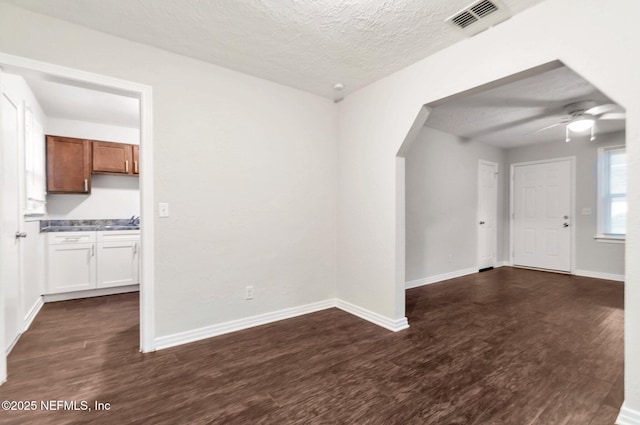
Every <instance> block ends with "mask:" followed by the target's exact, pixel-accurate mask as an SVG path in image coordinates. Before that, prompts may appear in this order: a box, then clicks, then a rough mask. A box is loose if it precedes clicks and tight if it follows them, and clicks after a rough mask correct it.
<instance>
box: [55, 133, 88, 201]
mask: <svg viewBox="0 0 640 425" xmlns="http://www.w3.org/2000/svg"><path fill="white" fill-rule="evenodd" d="M47 192H49V193H90V192H91V144H90V143H89V141H88V140H82V139H74V138H70V137H58V136H47Z"/></svg>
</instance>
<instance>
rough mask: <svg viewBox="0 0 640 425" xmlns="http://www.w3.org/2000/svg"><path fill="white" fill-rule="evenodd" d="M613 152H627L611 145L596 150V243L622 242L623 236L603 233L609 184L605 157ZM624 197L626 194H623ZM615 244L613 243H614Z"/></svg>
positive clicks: (622, 147) (605, 222)
mask: <svg viewBox="0 0 640 425" xmlns="http://www.w3.org/2000/svg"><path fill="white" fill-rule="evenodd" d="M615 150H624V151H625V153H626V152H627V148H626V146H625V145H613V146H600V147H599V148H598V150H597V152H598V154H597V157H596V158H597V159H596V161H597V170H598V171H597V173H596V201H597V205H596V227H597V230H598V234H597V235H596V236H595V237H596V239H598V242H609V241H605V240H600V239H611V240H615V239H618V240H619V239H622V240H623V241H624V239H625V235H610V234H607V233H604V230H605V228H607V227H609V226H608V221H609V220H607V215H606V214H605V207H606V205H605V204H607V201H608V196H606V195H607V194H608V192H609V191H608V189H607V184H608V182H609V175H608V173H607V170H606V163H605V156H606V154H607V152H611V151H615ZM625 197H626V194H625ZM614 243H615V242H614Z"/></svg>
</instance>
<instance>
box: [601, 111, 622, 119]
mask: <svg viewBox="0 0 640 425" xmlns="http://www.w3.org/2000/svg"><path fill="white" fill-rule="evenodd" d="M625 118H627V114H626V113H624V112H607V113H605V114H602V115H600V116H599V117H598V119H599V120H623V119H625Z"/></svg>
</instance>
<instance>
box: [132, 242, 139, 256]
mask: <svg viewBox="0 0 640 425" xmlns="http://www.w3.org/2000/svg"><path fill="white" fill-rule="evenodd" d="M133 253H134V254H137V253H138V242H136V243H134V244H133Z"/></svg>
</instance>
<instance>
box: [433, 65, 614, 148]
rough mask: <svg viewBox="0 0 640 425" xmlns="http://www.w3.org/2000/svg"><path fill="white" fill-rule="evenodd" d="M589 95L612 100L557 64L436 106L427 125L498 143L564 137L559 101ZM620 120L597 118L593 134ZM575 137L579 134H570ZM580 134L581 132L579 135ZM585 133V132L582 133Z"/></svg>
mask: <svg viewBox="0 0 640 425" xmlns="http://www.w3.org/2000/svg"><path fill="white" fill-rule="evenodd" d="M584 100H593V101H595V102H597V103H598V104H603V103H613V102H612V101H611V99H609V98H608V97H606V96H605V95H604V94H603V93H602V92H600V91H599V90H598V89H597V88H596V87H594V86H593V85H592V84H591V83H589V82H588V81H586V80H585V79H584V78H582V77H581V76H580V75H578V74H576V73H575V72H573V71H572V70H570V69H569V68H566V67H564V66H563V67H560V68H556V69H553V70H551V71H547V72H544V73H541V74H537V75H534V76H531V77H528V78H524V79H521V80H518V81H515V82H512V83H509V84H505V85H502V86H499V87H496V88H493V89H490V90H486V91H483V92H480V93H476V94H472V95H469V96H464V97H461V98H457V99H455V98H454V99H453V100H450V101H448V102H446V103H444V104H442V105H440V106H437V107H435V108H434V109H433V110H432V111H431V113H430V114H429V118H428V119H427V122H426V124H425V125H426V126H428V127H432V128H435V129H436V130H441V131H444V132H447V133H450V134H455V135H457V136H461V137H465V138H468V139H473V140H478V141H482V142H485V143H487V144H491V145H494V146H497V147H501V148H509V147H515V146H523V145H529V144H534V143H544V142H551V141H564V140H565V126H564V125H559V126H556V127H553V128H550V129H547V130H544V131H539V132H536V130H540V129H542V128H544V127H546V126H549V125H552V124H555V123H557V122H558V121H559V120H560V119H561V118H562V117H564V116H566V113H565V111H564V108H563V107H564V106H565V105H568V104H570V103H573V102H577V101H584ZM624 128H625V121H624V120H612V121H609V120H607V121H605V120H599V121H597V122H596V126H595V132H596V134H604V133H610V132H614V131H620V130H623V129H624ZM573 137H574V138H580V135H574V136H573ZM582 137H585V136H582ZM586 137H587V138H588V137H589V136H588V135H587V136H586Z"/></svg>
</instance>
